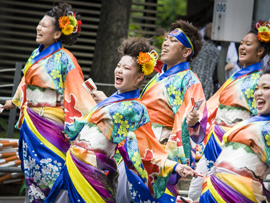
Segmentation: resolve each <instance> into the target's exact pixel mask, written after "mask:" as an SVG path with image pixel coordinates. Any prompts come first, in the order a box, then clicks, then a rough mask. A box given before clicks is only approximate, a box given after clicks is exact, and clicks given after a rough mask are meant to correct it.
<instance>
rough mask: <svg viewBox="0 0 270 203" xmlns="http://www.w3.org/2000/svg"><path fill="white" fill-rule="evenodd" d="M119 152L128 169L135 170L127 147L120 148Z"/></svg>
mask: <svg viewBox="0 0 270 203" xmlns="http://www.w3.org/2000/svg"><path fill="white" fill-rule="evenodd" d="M118 150H119V153H120V154H121V156H122V158H123V160H124V162H125V164H126V166H127V167H128V168H131V169H134V166H133V163H132V161H130V159H129V157H128V153H127V151H126V149H125V147H124V146H122V147H118Z"/></svg>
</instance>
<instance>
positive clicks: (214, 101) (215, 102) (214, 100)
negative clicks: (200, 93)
mask: <svg viewBox="0 0 270 203" xmlns="http://www.w3.org/2000/svg"><path fill="white" fill-rule="evenodd" d="M222 90H223V86H222V87H221V88H219V90H218V91H217V92H216V93H215V94H214V95H213V96H212V97H211V98H210V99H208V100H207V115H208V118H207V130H206V134H207V135H208V134H209V132H210V130H211V128H212V125H213V123H214V120H215V118H216V115H217V110H218V106H219V97H220V94H221V92H222Z"/></svg>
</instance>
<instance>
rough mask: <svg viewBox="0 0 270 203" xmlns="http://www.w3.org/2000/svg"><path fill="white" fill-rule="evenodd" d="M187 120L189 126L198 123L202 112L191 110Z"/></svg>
mask: <svg viewBox="0 0 270 203" xmlns="http://www.w3.org/2000/svg"><path fill="white" fill-rule="evenodd" d="M186 119H187V120H186V122H187V125H188V126H189V127H192V126H194V125H196V123H197V122H198V121H199V119H200V114H199V113H198V112H189V113H188V114H187V117H186Z"/></svg>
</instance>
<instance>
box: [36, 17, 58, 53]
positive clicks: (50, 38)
mask: <svg viewBox="0 0 270 203" xmlns="http://www.w3.org/2000/svg"><path fill="white" fill-rule="evenodd" d="M54 22H55V19H54V18H53V17H50V16H47V15H45V16H44V17H43V18H42V20H41V21H40V22H39V24H38V26H37V38H36V42H37V43H39V44H43V45H44V49H45V48H47V47H48V46H50V45H52V44H53V43H54V42H55V40H57V39H58V38H59V37H60V36H61V31H55V27H54Z"/></svg>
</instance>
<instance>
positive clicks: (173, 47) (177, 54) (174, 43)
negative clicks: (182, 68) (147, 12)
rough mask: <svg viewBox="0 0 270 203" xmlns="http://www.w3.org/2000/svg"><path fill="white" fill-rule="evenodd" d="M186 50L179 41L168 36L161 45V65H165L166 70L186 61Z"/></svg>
mask: <svg viewBox="0 0 270 203" xmlns="http://www.w3.org/2000/svg"><path fill="white" fill-rule="evenodd" d="M187 51H188V48H186V47H185V46H184V45H183V44H182V43H181V42H180V41H178V40H177V39H176V38H175V37H173V36H171V35H168V36H167V37H166V39H165V41H164V42H163V44H162V52H161V54H160V59H161V61H162V62H163V63H165V64H167V69H170V68H171V67H172V66H175V65H176V64H178V63H181V62H185V61H187V57H184V56H183V55H186V56H188V53H187Z"/></svg>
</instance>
